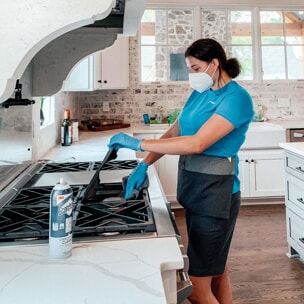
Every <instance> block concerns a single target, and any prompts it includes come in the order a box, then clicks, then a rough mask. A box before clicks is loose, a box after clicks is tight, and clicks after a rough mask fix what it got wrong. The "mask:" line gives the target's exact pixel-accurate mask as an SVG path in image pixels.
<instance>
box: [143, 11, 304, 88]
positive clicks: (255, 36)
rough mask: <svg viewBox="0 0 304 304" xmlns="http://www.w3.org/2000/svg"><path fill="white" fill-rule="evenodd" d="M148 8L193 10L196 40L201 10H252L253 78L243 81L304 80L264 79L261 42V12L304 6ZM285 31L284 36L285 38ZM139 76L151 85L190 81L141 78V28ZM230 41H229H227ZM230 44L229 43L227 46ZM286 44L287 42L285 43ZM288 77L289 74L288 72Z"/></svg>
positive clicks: (180, 83) (199, 35) (285, 54)
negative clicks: (147, 79)
mask: <svg viewBox="0 0 304 304" xmlns="http://www.w3.org/2000/svg"><path fill="white" fill-rule="evenodd" d="M146 9H147V10H162V9H163V10H174V9H177V10H189V9H191V10H193V23H194V24H193V27H194V28H193V36H194V40H196V39H198V38H200V37H201V16H200V14H201V10H226V11H227V10H228V11H251V16H252V24H251V30H252V58H253V59H252V60H253V71H252V72H253V79H240V81H242V82H246V83H263V82H269V81H274V82H279V81H289V82H290V81H298V80H304V77H303V78H300V79H288V78H286V79H263V66H262V61H263V58H262V43H261V23H260V12H262V11H281V12H286V11H301V10H304V6H301V5H297V6H292V7H290V6H286V5H284V6H282V7H277V6H274V7H263V6H241V7H236V6H235V5H231V6H229V5H226V6H225V5H221V6H220V5H207V6H203V5H189V6H180V5H171V6H170V7H168V6H166V5H150V6H149V5H148V6H147V8H146ZM285 37H286V36H285V33H284V38H285ZM138 41H139V43H138V61H139V62H138V70H139V71H138V72H139V73H138V76H139V79H138V81H139V83H140V84H142V85H149V84H166V85H183V84H186V83H188V82H187V81H170V80H167V81H150V82H144V81H142V78H141V76H142V75H141V46H142V44H141V29H139V31H138ZM227 42H228V41H227ZM229 45H230V44H228V43H227V46H229ZM284 46H286V44H284ZM287 55H288V54H287V52H285V53H284V56H285V58H284V62H286V64H287V65H288V58H287ZM287 77H288V74H287Z"/></svg>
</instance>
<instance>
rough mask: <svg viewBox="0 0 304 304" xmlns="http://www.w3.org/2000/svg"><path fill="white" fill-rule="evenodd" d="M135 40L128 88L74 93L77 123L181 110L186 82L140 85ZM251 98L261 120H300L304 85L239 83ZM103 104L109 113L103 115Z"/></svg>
mask: <svg viewBox="0 0 304 304" xmlns="http://www.w3.org/2000/svg"><path fill="white" fill-rule="evenodd" d="M138 54H139V50H138V38H137V37H135V38H130V48H129V58H130V88H129V89H127V90H115V91H114V90H113V91H111V90H104V91H95V92H80V93H77V96H75V97H76V99H77V115H78V117H79V120H86V119H89V118H92V119H94V118H105V117H107V118H115V119H122V120H123V121H124V122H126V123H131V124H138V123H143V116H142V115H143V114H144V113H147V114H149V115H150V116H153V115H155V114H158V113H160V111H163V113H164V114H165V115H167V114H169V113H172V112H173V111H174V110H175V109H181V108H182V106H183V105H184V103H185V101H186V99H187V97H188V96H189V94H190V93H191V89H190V87H189V85H188V83H186V82H180V83H178V84H173V85H172V84H160V83H151V84H147V85H145V84H143V83H140V81H139V67H138V62H139V60H138ZM239 83H240V84H241V85H243V86H244V87H245V88H246V89H247V90H248V91H249V93H250V94H251V96H252V98H253V101H254V104H255V105H256V106H257V105H258V104H262V105H263V116H265V117H266V118H267V119H271V120H301V119H303V117H304V81H302V80H299V81H296V80H292V81H280V80H278V81H264V82H263V83H255V82H251V81H240V82H239ZM103 102H108V103H109V110H110V111H106V112H105V111H103Z"/></svg>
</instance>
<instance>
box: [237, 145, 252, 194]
mask: <svg viewBox="0 0 304 304" xmlns="http://www.w3.org/2000/svg"><path fill="white" fill-rule="evenodd" d="M239 179H240V183H241V194H242V197H244V198H246V197H250V180H249V161H248V153H244V152H242V151H240V152H239Z"/></svg>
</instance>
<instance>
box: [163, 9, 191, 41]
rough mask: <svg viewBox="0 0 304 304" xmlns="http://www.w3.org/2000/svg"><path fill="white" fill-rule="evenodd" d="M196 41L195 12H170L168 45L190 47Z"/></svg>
mask: <svg viewBox="0 0 304 304" xmlns="http://www.w3.org/2000/svg"><path fill="white" fill-rule="evenodd" d="M193 40H194V34H193V11H191V10H172V11H171V10H169V11H168V44H169V45H180V44H183V45H187V46H188V45H190V44H191V43H192V42H193Z"/></svg>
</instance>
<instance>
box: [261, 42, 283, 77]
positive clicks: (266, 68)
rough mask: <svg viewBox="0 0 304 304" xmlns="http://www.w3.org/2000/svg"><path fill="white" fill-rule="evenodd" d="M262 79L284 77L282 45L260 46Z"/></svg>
mask: <svg viewBox="0 0 304 304" xmlns="http://www.w3.org/2000/svg"><path fill="white" fill-rule="evenodd" d="M262 66H263V79H286V71H285V52H284V47H283V46H262Z"/></svg>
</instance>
